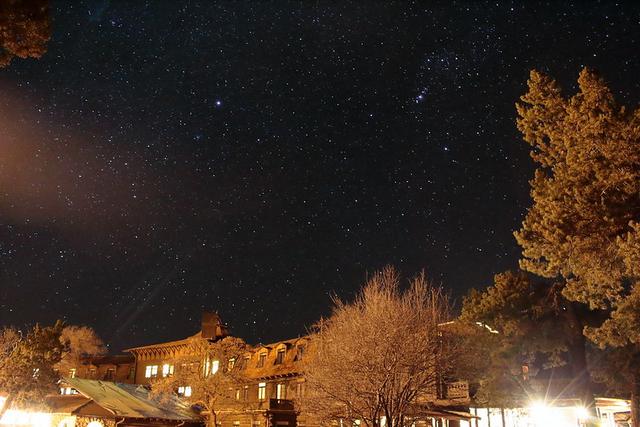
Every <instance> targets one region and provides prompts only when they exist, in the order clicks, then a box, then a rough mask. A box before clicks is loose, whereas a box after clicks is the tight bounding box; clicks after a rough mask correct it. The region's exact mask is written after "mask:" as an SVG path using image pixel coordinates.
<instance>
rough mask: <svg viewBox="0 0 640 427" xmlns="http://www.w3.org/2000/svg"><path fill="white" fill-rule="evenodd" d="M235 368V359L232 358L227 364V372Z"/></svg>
mask: <svg viewBox="0 0 640 427" xmlns="http://www.w3.org/2000/svg"><path fill="white" fill-rule="evenodd" d="M235 366H236V358H235V357H232V358H231V359H229V361H228V362H227V371H232V370H233V368H234V367H235Z"/></svg>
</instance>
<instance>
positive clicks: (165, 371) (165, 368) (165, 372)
mask: <svg viewBox="0 0 640 427" xmlns="http://www.w3.org/2000/svg"><path fill="white" fill-rule="evenodd" d="M171 375H173V365H170V364H168V363H165V364H164V365H162V376H163V377H170V376H171Z"/></svg>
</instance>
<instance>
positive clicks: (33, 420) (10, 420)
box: [0, 409, 51, 427]
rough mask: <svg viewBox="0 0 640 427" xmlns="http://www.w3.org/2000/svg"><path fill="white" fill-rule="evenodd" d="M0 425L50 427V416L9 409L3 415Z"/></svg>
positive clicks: (43, 413)
mask: <svg viewBox="0 0 640 427" xmlns="http://www.w3.org/2000/svg"><path fill="white" fill-rule="evenodd" d="M0 424H3V425H23V426H32V427H50V426H51V414H47V413H45V412H29V411H20V410H15V409H9V410H7V412H5V413H4V415H3V416H2V419H1V420H0Z"/></svg>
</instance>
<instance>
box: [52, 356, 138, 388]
mask: <svg viewBox="0 0 640 427" xmlns="http://www.w3.org/2000/svg"><path fill="white" fill-rule="evenodd" d="M134 371H135V359H134V358H133V357H131V356H128V355H126V356H103V357H90V358H86V359H83V360H81V361H80V363H79V364H78V365H76V367H75V377H77V378H85V379H91V380H102V381H115V382H120V383H125V384H133V383H134V381H135V378H134ZM64 375H69V376H71V372H69V373H67V372H65V373H64Z"/></svg>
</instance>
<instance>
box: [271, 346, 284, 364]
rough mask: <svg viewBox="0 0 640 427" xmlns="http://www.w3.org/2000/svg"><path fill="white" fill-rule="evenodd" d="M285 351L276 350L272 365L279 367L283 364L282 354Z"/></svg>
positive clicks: (282, 349)
mask: <svg viewBox="0 0 640 427" xmlns="http://www.w3.org/2000/svg"><path fill="white" fill-rule="evenodd" d="M286 351H287V350H286V349H284V348H281V349H278V353H276V361H275V362H274V365H281V364H282V362H284V354H285V352H286Z"/></svg>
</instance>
